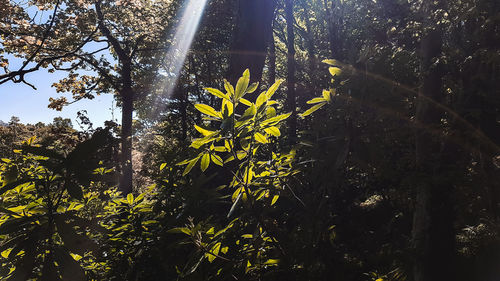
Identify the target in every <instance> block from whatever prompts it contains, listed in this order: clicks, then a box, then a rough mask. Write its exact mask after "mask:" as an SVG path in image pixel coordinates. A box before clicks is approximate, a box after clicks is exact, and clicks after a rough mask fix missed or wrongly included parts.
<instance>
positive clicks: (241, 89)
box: [234, 69, 250, 100]
mask: <svg viewBox="0 0 500 281" xmlns="http://www.w3.org/2000/svg"><path fill="white" fill-rule="evenodd" d="M249 82H250V71H249V70H248V69H246V70H245V71H244V72H243V76H241V77H240V79H238V82H237V83H236V89H235V91H234V98H235V100H239V99H240V98H242V97H243V96H244V95H245V92H246V90H247V88H248V83H249Z"/></svg>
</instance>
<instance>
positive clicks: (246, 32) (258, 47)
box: [228, 0, 276, 83]
mask: <svg viewBox="0 0 500 281" xmlns="http://www.w3.org/2000/svg"><path fill="white" fill-rule="evenodd" d="M275 7H276V0H239V1H238V14H237V16H236V27H235V31H234V32H235V33H234V36H233V38H234V43H233V45H232V47H231V50H230V53H231V57H230V62H229V75H228V76H229V81H230V82H231V83H235V82H236V80H237V79H238V77H239V76H240V75H241V73H242V72H243V71H244V70H245V69H246V68H248V69H249V70H250V72H251V73H252V82H260V81H261V78H262V69H263V67H264V63H265V60H266V54H267V52H266V49H267V46H268V42H269V40H270V38H271V32H272V22H273V18H274V10H275Z"/></svg>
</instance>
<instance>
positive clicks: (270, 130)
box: [264, 127, 281, 137]
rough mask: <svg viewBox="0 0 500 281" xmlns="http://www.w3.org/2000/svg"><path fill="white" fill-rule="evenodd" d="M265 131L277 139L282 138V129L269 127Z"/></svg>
mask: <svg viewBox="0 0 500 281" xmlns="http://www.w3.org/2000/svg"><path fill="white" fill-rule="evenodd" d="M264 131H265V132H266V133H268V134H270V135H272V136H275V137H279V136H281V132H280V129H278V128H277V127H269V128H265V129H264Z"/></svg>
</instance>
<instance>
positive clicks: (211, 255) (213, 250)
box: [206, 242, 221, 262]
mask: <svg viewBox="0 0 500 281" xmlns="http://www.w3.org/2000/svg"><path fill="white" fill-rule="evenodd" d="M220 246H221V243H220V242H218V243H216V244H215V245H214V246H213V247H212V248H211V249H210V252H209V253H207V254H206V255H207V259H208V261H209V262H213V261H214V260H215V258H216V256H217V255H219V251H220Z"/></svg>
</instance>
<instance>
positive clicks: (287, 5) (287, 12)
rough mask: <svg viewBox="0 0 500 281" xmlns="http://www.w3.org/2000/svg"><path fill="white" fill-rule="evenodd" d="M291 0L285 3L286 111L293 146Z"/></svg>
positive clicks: (295, 127)
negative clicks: (286, 49) (289, 113)
mask: <svg viewBox="0 0 500 281" xmlns="http://www.w3.org/2000/svg"><path fill="white" fill-rule="evenodd" d="M293 2H294V1H293V0H286V1H285V19H286V29H287V48H288V54H287V78H286V82H287V97H286V102H287V107H288V108H287V110H288V111H289V112H291V113H292V115H290V117H289V118H288V141H289V143H290V144H294V143H295V141H296V139H297V104H296V97H295V34H294V32H293V22H294V19H293V4H294V3H293Z"/></svg>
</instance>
